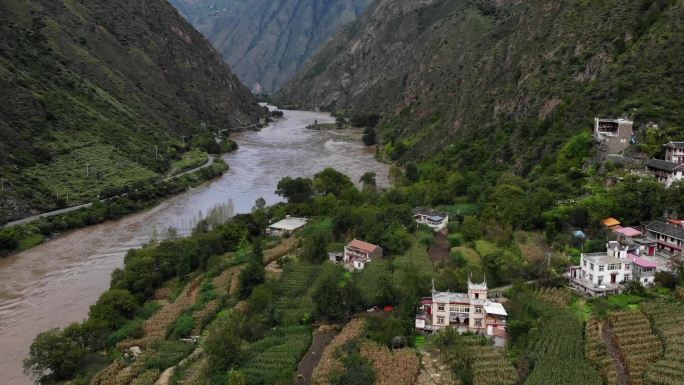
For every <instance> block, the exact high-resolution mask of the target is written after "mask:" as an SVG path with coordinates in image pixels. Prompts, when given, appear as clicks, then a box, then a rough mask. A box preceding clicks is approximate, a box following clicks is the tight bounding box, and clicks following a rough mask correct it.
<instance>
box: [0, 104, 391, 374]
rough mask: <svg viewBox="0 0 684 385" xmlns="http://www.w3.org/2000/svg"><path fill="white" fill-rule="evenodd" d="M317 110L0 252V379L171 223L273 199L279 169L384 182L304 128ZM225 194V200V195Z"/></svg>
mask: <svg viewBox="0 0 684 385" xmlns="http://www.w3.org/2000/svg"><path fill="white" fill-rule="evenodd" d="M315 120H317V121H318V122H320V123H326V122H328V123H332V122H333V121H334V119H333V118H332V117H331V116H330V115H328V114H324V113H318V112H306V111H285V117H284V118H283V119H279V120H278V121H276V122H274V123H273V124H271V125H269V126H268V127H266V128H264V129H262V130H261V131H258V132H255V131H249V132H243V133H239V134H234V135H233V137H232V138H233V139H234V140H235V141H236V142H237V143H238V145H239V149H238V150H237V151H235V152H233V153H230V154H227V155H225V156H224V159H225V160H226V161H227V162H228V164H229V165H230V170H229V171H228V172H226V173H225V174H224V175H223V176H222V177H221V178H218V179H216V180H214V181H211V182H208V183H205V184H203V185H202V186H199V187H197V188H194V189H192V190H190V191H187V192H185V193H183V194H181V195H178V196H175V197H173V198H170V199H168V200H166V201H164V202H163V203H161V204H160V205H158V206H157V207H155V208H153V209H151V210H148V211H146V212H142V213H138V214H133V215H130V216H127V217H125V218H123V219H120V220H116V221H110V222H106V223H103V224H99V225H95V226H91V227H87V228H83V229H79V230H75V231H72V232H70V233H67V234H64V235H62V236H59V237H57V238H55V239H53V240H51V241H50V242H47V243H45V244H42V245H40V246H37V247H35V248H32V249H30V250H27V251H25V252H23V253H21V254H18V255H15V256H11V257H8V258H5V259H0V384H2V385H27V384H30V383H31V380H30V379H29V378H28V377H25V376H24V375H23V374H22V369H21V362H22V360H23V359H24V357H26V355H27V353H28V348H29V346H30V344H31V341H32V340H33V338H34V337H35V336H36V335H37V334H38V333H40V332H41V331H44V330H47V329H49V328H53V327H64V326H67V325H68V324H70V323H71V322H75V321H81V320H83V319H84V318H85V317H86V316H87V313H88V309H89V306H90V305H91V304H93V303H94V302H95V301H96V300H97V298H98V297H99V295H100V294H101V293H102V292H103V291H105V290H106V289H107V288H108V287H109V281H110V274H111V272H112V271H113V270H114V269H115V268H117V267H121V266H122V265H123V256H124V254H125V252H126V251H127V250H128V249H130V248H134V247H140V246H141V245H143V244H145V243H147V242H148V241H149V240H150V239H151V238H152V237H154V236H155V235H156V234H159V236H162V234H163V233H164V229H166V228H168V227H169V226H173V227H175V228H177V229H178V230H179V233H180V234H187V233H188V232H189V231H190V229H191V227H192V224H193V223H194V218H197V217H199V216H200V215H206V213H208V212H209V211H211V210H212V208H214V207H216V206H217V205H223V206H224V207H225V206H228V205H232V207H233V209H234V211H235V212H237V213H241V212H249V211H250V210H251V208H252V206H253V205H254V202H255V200H256V199H257V198H259V197H263V198H264V199H265V200H266V202H267V203H268V204H273V203H276V202H278V201H280V197H278V196H277V195H275V193H274V191H275V189H276V185H277V183H278V181H279V180H280V179H281V178H283V177H285V176H292V177H296V176H309V177H310V176H313V174H315V173H317V172H319V171H321V170H322V169H323V168H325V167H334V168H336V169H337V170H339V171H342V172H344V173H346V174H348V175H349V176H350V177H352V179H353V180H354V181H355V182H358V180H359V178H360V177H361V175H362V174H363V173H364V172H366V171H373V172H375V173H376V174H377V181H378V185H380V186H383V185H387V184H388V181H387V171H388V170H387V166H386V165H383V164H381V163H378V162H376V161H375V159H374V158H373V155H374V152H373V149H371V148H367V147H364V146H363V145H361V144H360V143H359V142H355V141H351V140H349V139H346V138H345V137H343V136H340V135H339V134H337V133H335V132H326V131H313V130H307V129H306V128H305V127H306V126H307V125H309V124H311V123H313V122H314V121H315ZM229 202H230V203H229Z"/></svg>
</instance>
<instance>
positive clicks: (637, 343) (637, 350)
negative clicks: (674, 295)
mask: <svg viewBox="0 0 684 385" xmlns="http://www.w3.org/2000/svg"><path fill="white" fill-rule="evenodd" d="M610 323H611V325H612V326H613V330H614V333H615V344H616V345H617V347H618V348H619V349H620V355H621V356H622V361H623V362H624V363H625V366H626V368H627V372H628V373H629V379H630V381H629V382H630V385H641V384H643V383H644V373H645V372H646V369H647V368H648V367H649V366H650V365H651V364H652V363H654V362H656V361H657V360H658V359H659V358H660V356H661V355H662V352H663V345H662V343H661V342H660V340H659V339H658V338H657V337H656V336H655V335H653V333H652V331H651V322H650V321H649V319H648V317H646V314H644V313H642V312H641V311H625V312H619V313H615V314H611V315H610Z"/></svg>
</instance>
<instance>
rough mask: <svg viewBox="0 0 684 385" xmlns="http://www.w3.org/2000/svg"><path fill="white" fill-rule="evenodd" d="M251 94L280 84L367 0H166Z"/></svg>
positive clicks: (354, 17)
mask: <svg viewBox="0 0 684 385" xmlns="http://www.w3.org/2000/svg"><path fill="white" fill-rule="evenodd" d="M172 3H173V4H174V5H176V6H177V7H178V8H179V9H180V10H181V11H182V12H183V13H184V14H185V15H186V17H187V18H188V19H189V20H190V21H191V22H192V23H193V24H194V25H195V26H196V27H197V29H198V30H200V31H201V32H202V33H204V35H205V36H207V37H208V38H209V40H210V41H211V42H212V43H213V44H214V46H215V47H216V48H217V49H218V50H219V51H220V52H221V53H222V54H223V56H224V58H225V60H226V62H227V63H228V64H229V65H230V67H231V68H232V69H233V71H235V73H236V74H237V75H238V76H239V78H240V79H241V80H242V81H243V83H245V84H246V85H247V86H249V87H251V88H252V90H253V91H254V92H257V93H259V92H264V93H270V92H272V91H275V90H277V89H279V88H280V86H281V85H282V84H283V83H284V82H285V81H287V80H289V79H290V78H291V77H292V76H293V75H294V74H295V73H296V72H297V71H298V70H299V69H300V68H301V66H302V65H303V64H304V62H305V61H306V60H307V59H308V58H309V57H310V56H311V55H312V54H313V53H314V52H315V51H316V50H317V49H318V47H319V46H320V45H321V44H322V43H324V42H326V41H327V39H328V38H329V37H330V35H332V34H333V33H334V32H335V31H337V30H338V29H339V28H340V26H342V25H345V24H347V23H350V22H351V21H353V20H355V19H356V18H357V16H358V15H359V14H360V13H362V12H363V11H364V10H365V9H366V8H367V7H368V6H369V5H370V4H371V3H372V0H276V1H273V0H243V1H217V0H172Z"/></svg>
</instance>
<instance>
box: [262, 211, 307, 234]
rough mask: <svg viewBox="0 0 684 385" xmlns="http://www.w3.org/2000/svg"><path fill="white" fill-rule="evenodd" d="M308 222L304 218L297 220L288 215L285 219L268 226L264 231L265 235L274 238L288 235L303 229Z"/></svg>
mask: <svg viewBox="0 0 684 385" xmlns="http://www.w3.org/2000/svg"><path fill="white" fill-rule="evenodd" d="M308 221H309V220H308V219H306V218H297V217H291V216H289V215H288V216H286V217H285V219H283V220H280V221H278V222H276V223H273V224H271V225H269V226H268V228H267V229H266V234H267V235H270V236H274V237H282V236H284V235H290V234H292V233H293V232H295V231H296V230H298V229H301V228H302V227H304V226H305V225H306V223H307V222H308Z"/></svg>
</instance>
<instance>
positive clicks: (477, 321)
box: [475, 319, 482, 327]
mask: <svg viewBox="0 0 684 385" xmlns="http://www.w3.org/2000/svg"><path fill="white" fill-rule="evenodd" d="M475 326H478V327H480V326H482V320H481V319H476V320H475Z"/></svg>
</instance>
